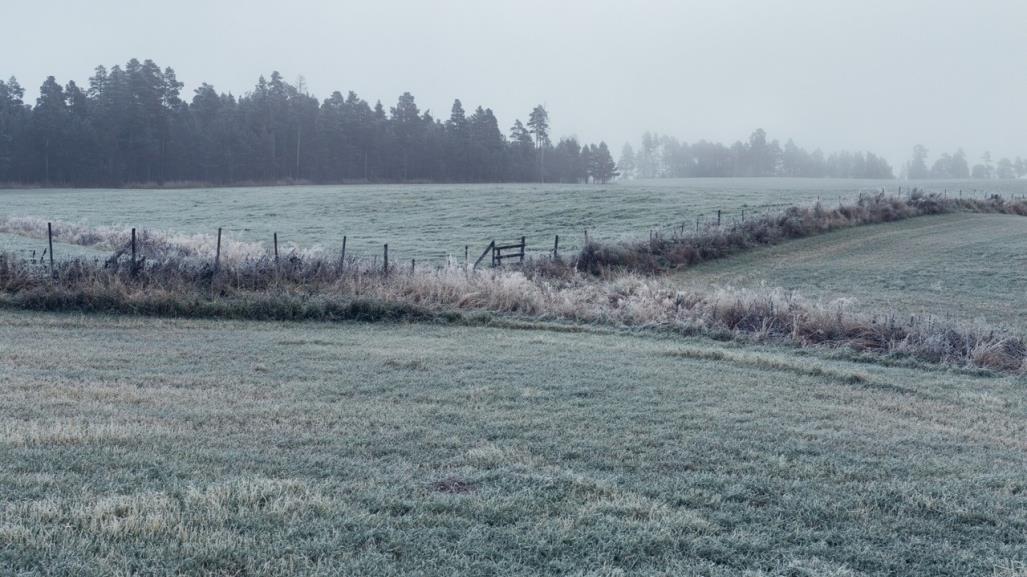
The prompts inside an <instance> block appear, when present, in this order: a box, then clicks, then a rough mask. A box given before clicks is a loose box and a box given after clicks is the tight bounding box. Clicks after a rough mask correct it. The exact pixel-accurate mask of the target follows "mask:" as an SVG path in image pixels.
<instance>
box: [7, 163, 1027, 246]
mask: <svg viewBox="0 0 1027 577" xmlns="http://www.w3.org/2000/svg"><path fill="white" fill-rule="evenodd" d="M915 185H916V186H920V187H926V188H928V189H929V190H938V191H942V190H949V191H950V192H952V193H953V194H956V191H957V190H960V189H964V190H965V193H966V194H971V193H972V191H974V190H978V192H977V194H981V192H982V190H981V189H982V185H981V183H980V182H972V181H968V182H959V181H949V182H944V181H940V182H917V183H915ZM882 186H886V187H887V188H888V190H889V191H890V192H895V190H896V188H897V187H898V186H902V187H903V188H904V190H908V189H909V187H910V186H911V185H910V184H909V183H902V182H894V181H885V182H882V181H853V180H822V179H782V178H756V179H728V178H725V179H687V180H656V181H634V182H623V183H616V184H610V185H602V186H598V185H554V184H545V185H504V184H496V185H347V186H301V187H265V188H259V187H258V188H218V189H183V190H102V189H76V190H0V250H3V249H6V250H19V254H23V255H27V254H29V252H26V251H31V250H32V248H33V247H35V248H36V249H37V254H38V253H41V252H42V248H43V246H44V244H45V243H40V242H38V241H39V240H40V238H45V223H46V221H48V220H53V221H62V222H67V223H74V224H84V225H87V226H89V227H99V226H108V227H114V228H115V229H120V230H125V229H128V228H131V227H137V228H145V229H148V230H153V231H166V232H170V233H175V234H185V235H203V237H205V240H204V242H206V243H208V244H209V242H210V237H211V236H212V235H214V234H215V233H216V231H217V229H218V227H222V228H223V229H224V234H225V235H226V238H230V239H235V240H239V241H246V242H259V243H263V245H264V247H265V249H266V248H267V247H269V246H270V244H271V238H272V234H273V233H275V232H277V233H278V235H279V239H280V242H281V243H282V244H283V245H285V244H289V243H296V244H297V245H299V246H300V247H306V248H310V247H314V246H320V247H322V248H323V249H325V250H330V251H335V250H339V248H340V247H341V244H342V239H343V236H346V237H347V250H348V251H349V253H350V254H351V255H365V256H368V257H370V256H372V255H380V254H381V251H382V245H383V244H384V243H389V249H390V254H391V255H392V257H393V258H394V260H395V261H396V262H400V261H403V260H408V259H410V258H416V259H418V260H419V261H425V260H428V261H433V262H441V261H443V260H445V259H446V257H447V256H452V257H455V258H458V259H462V258H463V254H464V246H465V245H470V252H471V253H472V254H473V253H475V252H477V253H479V254H480V252H481V250H482V249H483V248H484V247H485V245H486V244H488V242H489V240H491V239H493V238H495V239H498V240H511V241H512V240H515V239H519V238H520V237H521V236H526V237H527V240H528V246H529V250H534V251H538V252H544V251H549V250H551V249H552V245H553V237H554V235H557V234H558V235H560V237H561V238H560V245H561V249H562V250H567V251H572V250H575V249H576V248H578V247H579V246H580V245H581V243H582V240H583V237H584V230H585V229H588V230H589V234H590V235H591V236H592V237H593V238H597V239H605V240H615V239H618V238H622V237H646V236H647V235H648V234H649V231H650V230H653V229H657V230H661V231H663V232H664V233H665V234H667V233H670V232H671V231H672V230H674V229H677V228H679V227H680V226H681V225H682V224H684V225H685V228H686V229H688V230H691V229H694V227H695V220H696V217H699V218H700V220H703V221H711V222H712V221H713V220H715V219H716V212H717V210H721V211H723V215H722V218H723V219H725V221H726V220H730V219H732V218H737V217H740V216H741V212H742V210H747V211H749V214H750V215H751V214H752V213H753V211H762V210H774V209H779V208H783V207H786V206H791V205H795V204H800V205H806V204H811V203H813V202H816V201H817V199H818V198H819V199H821V200H822V201H823V202H825V203H837V202H838V200H839V199H843V200H844V199H848V200H849V201H851V200H854V199H855V198H856V197H857V196H858V195H859V193H860V192H874V191H879V190H881V187H882ZM988 186H989V187H990V188H989V190H994V191H999V192H1002V193H1004V194H1017V195H1018V194H1025V193H1027V183H1023V182H1019V181H1017V182H995V183H988ZM10 217H33V218H35V219H38V220H39V222H40V223H41V228H39V227H37V232H36V234H35V237H36V238H35V239H33V240H31V241H26V239H24V238H20V237H17V236H14V235H11V234H2V229H3V227H2V221H3V219H5V218H10ZM55 252H56V253H57V256H58V257H61V256H64V255H68V254H71V251H69V250H67V249H66V247H64V246H60V245H58V247H57V250H56V251H55ZM475 256H476V255H475ZM472 258H473V257H472Z"/></svg>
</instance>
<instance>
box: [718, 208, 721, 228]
mask: <svg viewBox="0 0 1027 577" xmlns="http://www.w3.org/2000/svg"><path fill="white" fill-rule="evenodd" d="M717 227H718V228H719V227H720V209H719V208H718V209H717Z"/></svg>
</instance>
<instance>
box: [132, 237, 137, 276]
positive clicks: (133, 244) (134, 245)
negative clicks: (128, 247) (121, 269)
mask: <svg viewBox="0 0 1027 577" xmlns="http://www.w3.org/2000/svg"><path fill="white" fill-rule="evenodd" d="M135 274H136V229H135V228H133V229H132V276H135Z"/></svg>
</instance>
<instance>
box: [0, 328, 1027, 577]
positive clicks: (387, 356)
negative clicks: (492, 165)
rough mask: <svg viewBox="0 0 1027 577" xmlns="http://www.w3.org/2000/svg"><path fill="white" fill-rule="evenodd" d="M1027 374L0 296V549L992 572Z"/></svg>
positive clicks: (72, 570) (130, 563)
mask: <svg viewBox="0 0 1027 577" xmlns="http://www.w3.org/2000/svg"><path fill="white" fill-rule="evenodd" d="M1023 392H1024V382H1023V381H1022V380H1019V379H1018V378H1014V377H1003V378H994V377H992V378H985V377H975V376H968V375H964V374H957V373H950V372H943V371H916V370H913V369H905V368H895V367H882V366H877V365H871V364H865V363H861V364H856V363H850V362H845V361H842V360H829V359H825V358H821V357H817V356H813V355H809V354H802V355H800V354H797V352H796V351H788V350H785V349H775V348H744V347H739V346H735V345H731V344H718V343H712V342H709V341H703V340H687V339H680V338H656V337H653V336H648V337H644V336H628V335H623V334H589V333H577V334H574V333H563V332H549V331H542V330H539V331H533V330H504V329H497V328H486V327H452V326H433V325H405V324H374V325H368V324H341V325H324V324H298V323H252V322H250V323H247V322H218V321H186V320H160V319H137V318H128V317H119V318H106V317H100V316H96V317H89V316H77V315H57V314H43V313H27V312H9V311H7V312H0V463H2V466H0V568H2V570H0V574H13V575H19V576H26V575H30V576H35V575H50V576H64V575H68V576H71V575H75V576H94V575H96V576H99V575H123V574H124V575H127V574H146V575H282V576H284V575H325V576H327V575H340V574H342V575H454V574H463V575H543V574H546V575H548V574H564V575H618V574H630V575H723V576H727V575H779V574H791V575H899V574H901V575H913V576H916V575H923V576H927V575H931V576H937V575H980V574H986V575H990V574H996V573H997V574H1003V573H1005V574H1008V575H1015V574H1017V573H1016V571H1019V570H1020V568H1022V567H1024V563H1027V479H1025V477H1024V475H1023V472H1024V470H1025V467H1027V419H1025V417H1027V404H1025V403H1024V400H1023V398H1024V396H1023Z"/></svg>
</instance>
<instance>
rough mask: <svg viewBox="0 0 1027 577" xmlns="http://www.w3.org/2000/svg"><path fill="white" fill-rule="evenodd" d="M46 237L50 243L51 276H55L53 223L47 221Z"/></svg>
mask: <svg viewBox="0 0 1027 577" xmlns="http://www.w3.org/2000/svg"><path fill="white" fill-rule="evenodd" d="M46 239H47V242H48V243H49V245H50V276H53V275H54V270H53V225H52V224H51V223H49V222H48V223H46Z"/></svg>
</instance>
